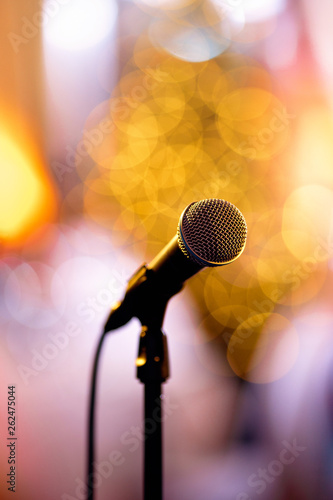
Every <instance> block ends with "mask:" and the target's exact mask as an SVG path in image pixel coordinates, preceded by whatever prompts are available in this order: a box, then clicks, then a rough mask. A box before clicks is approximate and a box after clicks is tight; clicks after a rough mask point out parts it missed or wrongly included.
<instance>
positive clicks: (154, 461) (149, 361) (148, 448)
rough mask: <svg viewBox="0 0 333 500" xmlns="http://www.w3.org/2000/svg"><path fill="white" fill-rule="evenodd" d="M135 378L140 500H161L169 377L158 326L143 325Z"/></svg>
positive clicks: (165, 351)
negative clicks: (140, 410)
mask: <svg viewBox="0 0 333 500" xmlns="http://www.w3.org/2000/svg"><path fill="white" fill-rule="evenodd" d="M136 366H137V377H138V379H139V380H140V381H141V382H142V383H143V384H144V500H162V498H163V493H162V485H163V480H162V475H163V473H162V421H163V416H162V396H161V393H162V386H161V384H162V383H163V382H165V381H166V379H167V378H168V376H169V363H168V348H167V339H166V336H165V335H164V333H163V332H162V331H161V329H160V328H159V327H156V326H154V325H150V326H143V327H142V330H141V334H140V343H139V354H138V357H137V360H136Z"/></svg>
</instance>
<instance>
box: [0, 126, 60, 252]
mask: <svg viewBox="0 0 333 500" xmlns="http://www.w3.org/2000/svg"><path fill="white" fill-rule="evenodd" d="M44 181H45V182H44ZM53 210H54V194H53V193H52V191H51V190H50V188H49V186H48V185H47V183H46V180H45V176H44V175H43V174H42V171H41V169H40V165H38V164H37V163H36V159H35V158H34V156H33V154H32V152H31V151H30V150H29V147H28V143H27V142H24V141H22V140H21V139H20V140H16V139H14V137H13V136H12V135H11V134H10V133H9V132H8V129H7V128H5V127H4V126H1V125H0V238H1V239H2V240H4V241H7V242H10V243H13V242H17V241H18V240H20V239H21V238H22V237H23V236H24V235H27V234H28V233H29V232H30V231H32V230H33V229H34V228H36V226H38V225H39V223H42V222H45V219H46V220H48V219H49V218H50V215H51V212H53Z"/></svg>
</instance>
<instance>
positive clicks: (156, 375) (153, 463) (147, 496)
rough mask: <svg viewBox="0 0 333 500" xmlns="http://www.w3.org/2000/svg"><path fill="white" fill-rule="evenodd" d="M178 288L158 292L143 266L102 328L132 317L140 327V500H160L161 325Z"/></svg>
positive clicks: (164, 362)
mask: <svg viewBox="0 0 333 500" xmlns="http://www.w3.org/2000/svg"><path fill="white" fill-rule="evenodd" d="M190 270H192V268H191V269H190ZM196 270H197V266H196ZM169 272H170V271H169ZM166 281H167V280H166ZM182 288H183V283H173V282H172V281H171V282H170V283H166V284H165V285H164V287H163V288H162V290H161V288H160V286H159V281H158V279H157V278H156V273H155V271H154V270H152V269H149V268H148V267H147V266H146V264H144V265H143V266H141V267H140V268H139V269H138V270H137V271H136V272H135V273H134V275H133V276H132V278H131V279H130V280H129V282H128V286H127V290H126V294H125V298H124V300H123V302H122V303H118V304H117V305H116V306H115V307H114V309H113V311H112V312H111V314H110V317H109V319H108V321H107V323H106V326H105V331H109V329H116V328H118V327H119V326H121V325H123V324H125V323H126V322H127V321H129V319H130V318H131V317H133V316H134V317H137V318H138V319H139V321H140V323H141V325H142V329H141V334H140V342H139V353H138V357H137V359H136V366H137V378H138V379H139V380H140V381H141V382H142V383H143V384H144V443H145V444H144V500H162V484H163V481H162V421H163V415H162V395H161V392H162V387H161V386H162V383H163V382H165V381H166V379H167V378H168V377H169V359H168V348H167V340H166V336H165V335H164V333H163V332H162V324H163V319H164V315H165V311H166V308H167V305H168V301H169V299H170V298H171V297H173V296H174V295H175V294H176V293H178V292H180V290H181V289H182Z"/></svg>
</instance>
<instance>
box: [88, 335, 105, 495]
mask: <svg viewBox="0 0 333 500" xmlns="http://www.w3.org/2000/svg"><path fill="white" fill-rule="evenodd" d="M106 333H107V332H105V331H104V332H103V334H102V336H101V338H100V340H99V343H98V346H97V349H96V354H95V358H94V365H93V370H92V377H91V386H90V398H89V424H88V463H87V488H88V491H87V500H94V484H93V464H94V451H95V450H94V441H95V402H96V385H97V384H96V382H97V369H98V362H99V356H100V354H101V350H102V345H103V341H104V339H105V336H106Z"/></svg>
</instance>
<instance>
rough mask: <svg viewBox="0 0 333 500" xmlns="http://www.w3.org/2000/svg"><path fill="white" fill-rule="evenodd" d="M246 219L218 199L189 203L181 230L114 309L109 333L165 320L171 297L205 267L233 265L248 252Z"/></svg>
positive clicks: (139, 274) (107, 327) (135, 277)
mask: <svg viewBox="0 0 333 500" xmlns="http://www.w3.org/2000/svg"><path fill="white" fill-rule="evenodd" d="M246 236H247V228H246V222H245V219H244V217H243V215H242V213H241V212H240V210H239V209H238V208H237V207H235V206H234V205H233V204H232V203H229V202H228V201H225V200H220V199H216V198H211V199H206V200H201V201H196V202H193V203H191V204H190V205H188V206H187V207H186V208H185V210H184V211H183V213H182V214H181V216H180V219H179V223H178V229H177V234H176V235H175V236H174V237H173V238H172V240H171V241H170V242H169V243H168V244H167V245H166V246H165V247H164V248H163V250H162V251H161V252H160V253H159V254H158V255H157V256H156V257H155V258H154V259H153V260H152V261H151V262H150V263H149V264H143V265H142V266H141V267H140V268H139V269H138V270H137V271H136V272H135V273H134V275H133V276H132V277H131V278H130V280H129V282H128V285H127V289H126V292H125V296H124V298H123V299H122V300H121V301H120V302H117V303H116V304H115V305H114V306H113V308H112V309H111V313H110V315H109V318H108V320H107V322H106V324H105V328H104V333H106V332H109V331H110V330H115V329H117V328H119V327H121V326H123V325H125V324H126V323H127V322H128V321H129V320H130V319H132V318H133V317H137V318H138V319H139V320H140V322H141V324H142V325H147V323H150V324H151V323H153V322H158V323H159V324H162V321H163V316H164V312H165V309H166V306H167V302H168V300H169V299H170V298H171V297H172V296H173V295H175V294H176V293H178V292H179V291H180V290H181V289H182V288H183V284H184V282H185V281H186V280H187V279H189V278H190V277H191V276H193V275H194V274H196V273H197V272H198V271H200V270H201V269H203V268H204V267H218V266H223V265H226V264H230V263H231V262H233V261H234V260H236V259H237V258H238V257H239V256H240V255H241V253H242V252H243V251H244V248H245V242H246Z"/></svg>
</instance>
